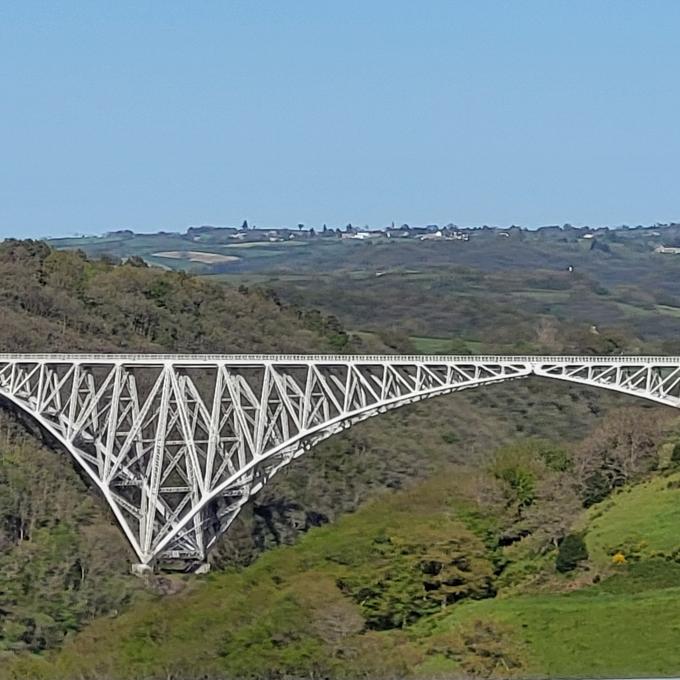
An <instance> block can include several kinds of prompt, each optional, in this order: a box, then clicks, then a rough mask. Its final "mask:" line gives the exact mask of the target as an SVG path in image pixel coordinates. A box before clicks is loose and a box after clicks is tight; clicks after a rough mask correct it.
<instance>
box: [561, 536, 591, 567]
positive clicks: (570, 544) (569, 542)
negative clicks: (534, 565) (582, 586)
mask: <svg viewBox="0 0 680 680" xmlns="http://www.w3.org/2000/svg"><path fill="white" fill-rule="evenodd" d="M587 559H588V548H587V547H586V542H585V541H584V540H583V536H582V535H581V534H567V535H566V536H565V537H564V539H563V540H562V542H561V543H560V545H559V548H558V550H557V559H556V560H555V569H557V571H559V572H560V573H562V574H564V573H566V572H568V571H573V570H574V569H576V567H578V565H579V563H580V562H583V561H584V560H587Z"/></svg>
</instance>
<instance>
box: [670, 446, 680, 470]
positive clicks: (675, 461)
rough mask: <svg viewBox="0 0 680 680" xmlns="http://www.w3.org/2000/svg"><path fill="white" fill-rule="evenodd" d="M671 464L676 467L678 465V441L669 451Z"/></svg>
mask: <svg viewBox="0 0 680 680" xmlns="http://www.w3.org/2000/svg"><path fill="white" fill-rule="evenodd" d="M671 464H672V465H673V467H678V466H679V465H680V442H678V443H677V444H676V445H675V446H674V447H673V451H672V452H671Z"/></svg>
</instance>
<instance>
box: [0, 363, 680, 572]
mask: <svg viewBox="0 0 680 680" xmlns="http://www.w3.org/2000/svg"><path fill="white" fill-rule="evenodd" d="M531 375H535V376H540V377H544V378H551V379H557V380H561V381H566V382H571V383H576V384H580V385H587V386H591V387H601V388H605V389H610V390H614V391H617V392H621V393H624V394H628V395H632V396H637V397H642V398H645V399H648V400H652V401H655V402H657V403H661V404H665V405H668V406H673V407H678V406H680V358H677V357H532V356H511V357H506V356H484V357H479V356H473V357H470V356H455V357H449V356H445V357H440V356H436V357H426V356H420V355H418V356H408V357H403V356H323V355H320V356H306V355H296V356H273V355H264V356H259V355H234V356H205V355H199V356H192V355H0V396H2V397H4V398H5V399H7V400H8V401H9V402H11V403H12V404H13V405H14V406H15V407H17V408H20V409H22V410H24V411H25V412H26V413H27V414H28V415H30V416H31V417H32V418H33V419H34V420H35V421H36V422H37V423H38V424H39V425H40V426H41V427H42V428H43V429H44V430H45V431H46V432H48V433H49V434H50V435H51V436H52V437H54V438H55V439H56V440H57V441H59V442H60V443H61V444H62V445H63V446H64V448H65V449H66V451H68V453H69V454H70V455H71V456H72V458H73V459H74V460H75V461H76V462H77V463H78V465H79V466H80V467H81V468H82V469H83V470H84V472H85V473H86V474H87V476H88V477H89V478H90V479H91V480H92V482H93V483H94V484H95V486H96V487H97V488H98V489H99V490H100V491H101V493H102V495H103V496H104V498H105V499H106V501H107V503H108V504H109V506H110V507H111V509H112V511H113V513H114V515H115V517H116V519H117V521H118V522H119V524H120V525H121V528H122V530H123V532H124V533H125V536H126V537H127V539H128V541H129V542H130V544H131V546H132V548H133V550H134V551H135V553H136V554H137V557H138V559H139V560H140V562H141V563H143V564H150V563H152V562H154V561H155V560H157V559H184V560H192V561H200V560H204V559H205V557H206V554H207V551H208V550H209V549H210V547H211V546H212V545H213V544H214V542H215V541H216V540H217V538H218V537H219V536H220V535H221V534H222V533H223V532H224V531H226V529H227V528H228V527H229V525H230V524H231V523H232V522H233V520H234V519H235V517H236V516H237V514H238V512H239V511H240V509H241V507H242V506H243V505H244V504H245V502H246V501H247V500H248V499H249V498H250V497H252V496H253V495H254V494H255V493H257V492H258V491H259V490H260V489H261V488H262V486H263V485H264V484H266V483H267V482H268V481H269V479H271V478H272V476H273V475H274V474H276V472H277V471H278V470H280V469H281V468H282V467H284V466H286V465H287V464H289V463H290V462H291V461H292V460H294V459H295V458H297V457H299V456H300V455H302V454H303V453H304V452H306V451H308V450H309V449H310V448H312V447H313V446H314V445H316V444H318V443H319V442H321V441H323V440H324V439H327V438H328V437H330V436H332V435H333V434H335V433H337V432H340V431H342V430H344V429H346V428H348V427H351V426H352V425H354V424H355V423H357V422H361V421H363V420H366V419H367V418H370V417H374V416H376V415H379V414H380V413H383V412H386V411H388V410H393V409H396V408H399V407H401V406H404V405H406V404H411V403H414V402H417V401H421V400H424V399H430V398H433V397H437V396H441V395H444V394H449V393H451V392H456V391H460V390H464V389H470V388H475V387H481V386H484V385H488V384H493V383H498V382H504V381H507V380H515V379H522V378H526V377H528V376H531Z"/></svg>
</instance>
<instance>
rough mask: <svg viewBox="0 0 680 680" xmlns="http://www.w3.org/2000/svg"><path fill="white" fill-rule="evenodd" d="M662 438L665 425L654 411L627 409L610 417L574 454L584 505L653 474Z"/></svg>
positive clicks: (620, 410)
mask: <svg viewBox="0 0 680 680" xmlns="http://www.w3.org/2000/svg"><path fill="white" fill-rule="evenodd" d="M662 436H663V421H662V420H661V418H660V416H659V414H658V413H657V412H655V411H653V410H652V409H649V408H640V407H634V408H625V409H619V410H617V411H614V412H612V413H610V414H608V415H607V417H606V418H605V419H604V420H603V421H602V422H601V424H600V425H599V426H598V427H597V428H596V429H595V430H593V432H592V433H591V434H590V435H589V436H588V437H587V438H586V439H585V440H584V441H583V442H582V443H581V445H580V446H579V447H577V449H576V451H575V452H574V471H575V474H576V478H577V481H578V483H579V486H580V493H581V497H582V499H583V502H584V505H585V506H586V507H588V506H589V505H592V504H593V503H596V502H598V501H600V500H602V498H604V497H605V496H606V495H607V494H609V493H610V492H611V491H612V490H613V489H616V488H618V487H621V486H623V485H624V484H627V483H629V482H633V481H636V480H638V479H641V478H642V477H643V476H644V475H645V474H647V473H649V472H651V471H652V470H654V469H655V468H656V467H657V465H658V463H659V453H658V448H659V445H660V443H661V440H662Z"/></svg>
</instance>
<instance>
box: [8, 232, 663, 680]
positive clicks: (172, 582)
mask: <svg viewBox="0 0 680 680" xmlns="http://www.w3.org/2000/svg"><path fill="white" fill-rule="evenodd" d="M450 294H451V295H455V291H452V292H451V293H450ZM0 312H1V313H2V318H3V324H2V325H0V351H9V352H15V351H21V352H25V351H102V352H105V351H118V350H125V351H143V352H162V351H168V352H184V351H187V352H254V351H257V352H348V353H351V352H356V351H382V352H388V351H394V350H395V349H399V347H398V346H397V347H394V343H392V344H390V343H389V342H387V341H389V333H387V334H386V335H385V336H384V337H382V336H381V335H380V334H378V333H376V334H375V335H368V336H357V335H353V334H351V333H348V332H347V331H346V330H345V329H344V328H343V327H342V325H341V324H340V322H338V320H337V319H335V318H334V317H331V316H327V315H325V314H323V313H321V312H320V311H319V310H318V309H315V308H313V307H311V308H310V307H306V306H305V305H304V300H303V299H296V302H295V305H294V306H291V305H282V304H281V303H280V302H279V299H278V296H277V294H276V293H275V292H271V291H267V290H261V289H257V288H251V289H250V290H249V289H247V288H245V287H243V286H240V287H236V286H230V285H223V284H221V283H219V282H208V281H205V280H202V279H198V278H194V277H191V276H189V275H186V274H184V273H174V272H167V271H162V270H159V269H154V268H149V267H147V266H146V265H145V264H144V263H143V262H142V261H141V260H138V259H135V258H131V259H130V260H129V261H127V262H126V263H124V264H117V263H114V262H112V261H106V260H103V261H102V260H96V261H93V260H88V259H87V258H86V257H85V256H84V255H82V254H81V253H78V252H57V251H53V250H51V249H50V248H48V247H47V246H45V245H44V244H42V243H39V242H31V241H25V242H20V241H8V242H5V243H3V244H2V245H0ZM417 313H418V309H417V307H415V308H412V309H410V311H409V314H411V315H412V316H413V315H417ZM503 318H504V319H505V321H503ZM503 318H501V317H498V323H499V324H500V325H503V324H505V325H506V328H509V326H510V325H511V323H512V315H510V316H507V317H503ZM523 318H524V322H525V323H527V324H532V323H533V324H535V326H536V329H537V330H539V331H540V329H541V324H542V323H543V320H542V318H541V316H540V315H538V314H537V315H536V316H534V317H532V316H531V315H528V316H526V317H523ZM387 330H388V331H389V329H387ZM633 404H634V402H633V401H632V400H630V399H628V398H626V397H622V396H621V397H619V396H613V395H606V394H605V395H603V394H600V393H597V392H594V391H592V390H583V389H577V388H565V387H564V386H562V385H559V384H555V383H551V382H547V383H543V382H540V381H538V380H532V381H526V382H524V381H522V382H516V383H513V384H511V385H497V386H493V387H489V388H486V389H485V390H480V391H471V392H469V393H461V394H457V395H451V396H449V397H445V398H440V399H436V400H432V401H431V402H427V403H421V404H418V405H413V406H410V407H407V408H403V409H399V410H398V411H395V412H393V413H390V414H386V415H384V416H381V417H380V418H377V419H374V420H371V421H368V422H366V423H363V424H361V425H359V426H356V427H355V428H352V429H351V430H350V431H349V432H348V433H347V434H343V435H342V436H338V437H335V438H332V439H331V440H329V441H328V442H326V443H324V444H323V445H321V446H319V447H317V448H316V449H315V450H313V451H312V452H310V454H308V455H307V456H305V457H303V458H302V459H301V460H300V461H298V462H297V463H296V464H295V465H294V466H291V467H290V468H289V469H288V470H287V471H286V472H285V473H282V474H281V475H280V476H279V477H278V478H276V479H275V480H274V481H273V482H272V483H271V484H270V485H269V486H267V487H266V488H265V490H264V491H263V492H261V493H260V494H259V495H258V496H257V497H256V498H255V499H253V501H252V502H251V503H250V504H249V505H248V506H247V507H246V509H245V511H244V512H243V513H242V515H241V517H240V518H239V520H238V521H237V523H236V524H235V525H234V526H233V527H232V529H231V530H230V531H229V533H228V534H227V535H226V536H225V537H224V538H223V540H222V542H221V543H220V544H219V545H218V546H217V549H216V550H215V551H214V553H213V555H212V561H213V575H211V576H210V577H208V578H207V579H198V578H196V577H191V578H189V579H187V578H185V577H181V576H178V575H163V574H161V575H158V576H157V577H154V578H151V579H149V580H148V581H142V580H139V579H137V578H135V577H132V576H130V575H129V573H128V570H129V561H130V559H131V557H132V556H131V554H130V553H129V552H128V549H127V546H126V545H125V542H124V540H123V538H122V534H120V532H119V531H118V530H117V528H116V527H115V526H114V524H113V522H112V519H111V517H110V516H109V514H108V512H107V511H106V509H105V507H104V505H103V504H102V503H101V502H100V500H99V499H98V498H97V496H96V494H94V492H93V491H92V490H91V489H89V488H88V486H87V484H86V482H85V481H83V479H82V478H81V477H80V475H79V474H78V472H77V470H74V469H73V467H72V466H71V464H70V461H69V460H68V459H67V458H66V456H65V455H64V454H63V452H60V451H58V450H55V449H52V448H51V447H50V443H49V442H45V443H43V442H41V439H40V433H39V432H38V431H37V430H36V429H35V428H34V427H32V426H31V424H30V423H25V422H23V421H20V420H19V419H17V417H16V414H13V413H11V412H9V411H5V412H4V414H3V416H2V420H1V421H0V659H2V661H3V664H2V668H3V669H4V673H5V674H9V675H8V677H26V674H27V673H28V670H27V669H28V668H31V669H34V670H35V672H36V673H37V674H38V675H39V676H40V677H54V675H52V674H53V673H56V672H57V669H58V672H59V673H60V674H61V677H63V678H70V677H83V678H84V677H89V676H88V673H90V671H92V677H101V678H110V677H121V678H128V677H130V678H133V677H134V678H138V677H139V678H141V677H145V678H147V677H151V678H156V677H158V678H161V677H163V678H165V677H177V678H193V677H203V675H204V674H205V673H211V674H217V675H215V677H220V675H219V674H222V673H228V674H229V675H230V676H231V677H234V676H242V675H243V676H254V677H281V676H282V675H285V674H286V673H289V674H293V675H296V674H304V675H310V674H312V675H316V676H319V675H324V674H327V673H336V672H337V673H344V674H349V675H356V674H370V673H371V672H373V671H374V670H375V668H376V666H375V665H371V664H375V663H378V662H380V663H383V664H384V663H386V662H387V661H388V660H394V664H395V665H394V666H389V665H385V666H382V667H381V668H383V670H384V671H385V673H386V674H388V671H389V672H391V670H394V672H397V671H398V672H399V673H402V672H403V673H406V672H408V673H420V674H424V675H428V674H432V673H435V671H436V668H435V667H434V666H432V664H435V665H436V664H437V663H439V662H441V661H442V658H443V659H444V660H445V661H446V659H449V657H450V656H451V654H453V652H452V653H451V654H449V653H448V652H445V651H442V647H441V645H442V644H444V643H440V642H436V644H435V641H433V642H432V645H433V646H430V647H428V646H427V645H428V644H430V643H429V642H427V641H426V640H425V638H427V637H428V636H429V635H430V633H427V634H425V633H421V632H419V631H420V630H421V629H420V628H418V626H424V625H425V623H426V622H427V621H430V617H433V616H438V614H437V612H439V610H440V609H445V610H446V613H447V614H448V613H450V611H452V609H451V608H454V609H455V608H456V607H457V606H458V604H460V603H462V602H463V601H468V600H470V599H478V598H483V599H484V601H485V602H486V601H490V602H491V601H495V598H494V597H493V596H494V595H495V594H497V593H505V592H506V591H508V592H510V591H511V590H512V589H513V588H520V587H525V586H526V585H527V583H528V581H527V579H528V580H529V581H531V582H532V583H533V582H534V581H537V582H538V583H539V585H540V584H541V583H544V584H545V588H548V589H550V588H553V587H555V588H557V589H560V588H562V581H560V580H559V579H560V578H562V577H560V576H559V575H558V576H555V568H554V561H555V551H556V549H557V548H556V546H557V545H558V544H560V543H561V542H562V539H563V538H564V537H565V536H566V535H567V534H568V533H569V531H570V522H569V521H567V520H571V519H572V518H575V517H577V516H578V514H579V512H580V511H581V509H582V508H583V507H584V506H587V505H592V504H593V503H595V502H597V501H600V500H602V499H603V498H605V497H607V496H608V494H610V493H611V492H612V491H614V490H616V489H619V488H621V487H622V486H625V485H626V484H630V483H633V482H636V481H638V480H641V479H645V478H646V477H647V476H649V475H652V474H654V471H655V470H657V469H658V468H659V466H662V467H663V466H666V467H668V466H669V465H670V460H671V455H670V453H668V452H666V453H664V454H663V456H662V455H661V454H660V453H659V451H660V450H661V449H660V446H661V444H662V443H663V442H672V441H673V436H674V435H673V427H674V425H673V424H672V423H670V422H669V421H668V420H667V419H665V417H666V416H665V414H666V413H667V412H666V411H665V410H664V409H657V408H652V409H650V408H644V409H642V410H636V411H633V412H631V411H626V410H624V412H623V413H624V416H625V417H624V416H622V417H621V418H618V419H617V418H615V417H612V418H613V419H610V420H604V421H603V418H606V416H607V414H608V413H609V412H611V411H612V406H616V410H618V409H620V408H624V409H625V408H628V407H630V406H632V405H633ZM638 408H639V405H638ZM625 414H627V415H625ZM603 422H604V425H603V424H602V423H603ZM640 422H644V423H646V425H645V429H643V430H642V431H641V433H640V434H639V435H638V434H637V433H636V432H635V430H636V427H637V424H638V423H640ZM598 423H599V424H600V426H599V427H597V428H596V429H595V430H593V428H595V427H596V426H597V425H598ZM589 432H592V434H591V435H590V436H588V433H589ZM633 435H635V437H633ZM536 438H541V439H542V440H543V441H538V442H537V441H536ZM545 440H550V441H551V442H552V443H545ZM513 442H515V444H516V445H515V446H514V447H512V446H511V447H510V448H507V445H508V444H510V443H513ZM626 442H629V443H630V446H632V445H633V444H634V446H635V452H636V455H635V457H634V461H633V462H631V461H629V460H628V459H627V458H626V457H625V456H624V455H623V453H624V452H625V451H630V446H629V447H628V448H626ZM504 445H505V448H503V447H504ZM583 447H591V448H590V449H588V450H589V451H591V452H592V451H595V452H596V454H597V455H596V456H595V461H596V464H595V467H592V466H589V465H587V464H586V461H587V456H584V455H583V454H582V451H584V450H586V449H584V448H583ZM664 450H665V449H664ZM612 451H613V452H614V454H616V455H613V456H610V453H611V452H612ZM597 461H600V462H599V463H597ZM598 465H599V467H598ZM432 477H434V479H435V480H438V481H423V480H426V479H428V478H432ZM421 483H422V484H424V486H418V485H419V484H421ZM395 492H396V493H395ZM367 503H369V504H370V503H373V504H372V505H366V504H367ZM357 510H358V512H356V514H354V515H352V516H348V517H346V518H345V519H342V516H343V515H347V514H348V513H351V512H353V511H357ZM338 521H340V523H338ZM328 523H330V524H329V526H328V527H324V528H317V527H321V525H325V524H328ZM312 528H314V532H313V533H312V534H310V536H309V537H307V538H306V539H305V540H304V541H303V542H302V543H300V545H299V546H296V547H292V548H280V549H279V550H274V551H271V552H270V553H269V554H268V555H267V556H266V557H264V558H260V559H259V560H257V561H256V562H255V564H252V565H251V566H248V567H247V568H245V569H244V568H243V567H244V565H249V564H251V563H252V562H253V560H254V559H255V558H256V557H257V556H258V555H260V554H261V553H262V552H263V551H266V550H268V549H270V548H276V547H280V546H284V545H285V544H293V543H296V542H297V541H298V539H299V537H300V535H301V534H303V533H305V532H307V531H308V530H309V529H312ZM438 565H439V566H438ZM546 565H547V566H546ZM579 568H580V567H579ZM442 570H443V571H442ZM601 571H602V570H601ZM597 573H598V574H599V573H600V572H597ZM263 574H264V575H265V576H266V577H265V578H264V580H263ZM533 574H536V578H534V576H532V575H533ZM578 574H581V572H578V570H577V576H576V577H572V578H575V581H576V582H577V583H578V584H582V583H583V584H585V583H587V582H588V583H589V582H591V581H592V579H591V580H590V581H588V579H585V580H583V579H581V576H579V575H578ZM591 575H592V576H594V575H595V572H593V574H591ZM602 575H603V576H605V575H606V570H604V571H602ZM529 577H531V578H529ZM556 578H557V581H556V580H555V579H556ZM565 578H567V577H565ZM588 578H590V577H588ZM579 579H581V580H579ZM310 584H314V587H311V586H310ZM542 587H543V586H542ZM385 589H386V590H385ZM236 593H238V597H237V595H236ZM235 598H236V599H235ZM239 598H240V599H239ZM307 611H311V612H312V613H313V616H312V617H311V618H309V617H306V616H305V615H304V614H300V612H307ZM125 612H127V613H125ZM93 620H95V621H96V622H95V623H94V624H92V625H93V627H92V628H89V627H87V630H86V632H83V633H81V634H80V635H76V633H77V631H79V630H82V629H83V627H86V626H88V624H89V623H90V622H92V621H93ZM297 621H299V624H298V623H295V625H293V622H297ZM432 621H434V619H432ZM298 625H299V626H300V627H299V628H298V627H297V626H298ZM428 625H429V624H428ZM433 625H434V624H433ZM308 626H311V628H309V627H308ZM208 630H209V631H211V632H210V635H208ZM495 630H496V628H495V627H493V626H492V633H490V634H489V635H490V638H489V636H488V635H487V634H486V633H484V632H483V634H482V637H483V639H484V640H486V639H487V638H489V640H490V642H489V644H492V645H495V644H496V642H495V640H496V637H495V636H496V633H495V632H493V631H495ZM74 635H75V637H74ZM503 635H504V634H503ZM421 636H423V641H422V644H421V641H419V640H420V637H421ZM484 636H486V637H484ZM473 637H474V636H473ZM119 640H120V641H122V642H121V646H120V647H117V644H118V641H119ZM257 641H259V642H257ZM265 643H266V644H267V645H269V646H268V647H267V648H263V647H261V645H262V644H265ZM447 644H448V643H447ZM455 644H457V645H460V644H463V643H462V642H460V640H458V642H456V643H455ZM485 644H486V643H485ZM63 645H66V647H65V651H64V653H63V655H62V656H58V657H53V656H52V655H53V654H55V653H56V651H55V650H58V649H59V648H61V647H62V646H63ZM437 645H439V646H437ZM451 645H452V649H453V648H456V647H455V645H454V643H453V642H451ZM465 645H468V643H467V642H466V643H465ZM475 645H476V643H475V642H474V640H473V641H472V642H470V643H469V645H468V646H470V649H471V651H470V650H468V651H467V652H465V654H466V655H467V656H468V657H469V658H468V660H467V661H465V662H462V661H460V659H458V656H455V654H454V655H453V656H455V658H453V657H451V658H453V662H454V663H463V664H464V665H463V666H462V668H464V669H465V670H466V671H467V670H469V669H468V666H466V665H465V664H468V665H469V668H470V669H473V666H474V664H475V663H477V661H475V659H476V658H477V656H480V655H481V656H485V655H487V652H486V651H484V650H485V649H486V648H484V647H482V648H480V649H481V651H479V652H477V651H475V649H476V647H475ZM397 647H398V648H399V649H400V650H403V652H402V651H400V652H399V653H397V652H396V649H397ZM466 649H467V648H466ZM247 650H250V651H247ZM428 650H429V651H428ZM447 654H448V656H447ZM36 655H39V656H36ZM93 655H94V656H99V655H101V659H102V664H103V665H100V666H98V665H97V664H95V663H94V662H93ZM404 655H405V656H404ZM55 658H56V659H58V660H57V661H54V663H56V664H57V665H56V666H53V665H52V664H53V659H55ZM166 658H170V659H172V664H170V665H164V663H165V662H164V661H163V659H166ZM466 658H467V657H466ZM527 658H528V657H527ZM41 659H42V660H44V659H47V662H46V663H47V665H44V664H43V662H42V661H41ZM183 659H185V661H182V660H183ZM202 659H203V661H202ZM206 659H207V661H206ZM324 660H325V661H324ZM450 660H451V659H449V661H450ZM180 661H182V663H180ZM168 663H169V662H168ZM513 663H514V662H512V660H511V659H507V660H505V661H503V662H502V663H501V662H499V663H497V664H495V665H493V667H492V668H491V669H489V668H486V667H485V669H482V670H481V671H480V672H479V674H480V675H484V674H486V675H494V674H501V675H504V674H506V672H505V670H503V669H504V668H505V666H504V664H506V665H508V669H506V670H507V671H508V672H510V671H512V670H513V668H514V666H513ZM527 663H528V662H527V661H526V660H520V661H518V664H519V665H518V666H517V668H529V666H527V665H526V664H527ZM16 664H18V665H16ZM26 664H28V665H26ZM34 664H36V665H34ZM245 664H249V665H248V666H246V665H245ZM324 664H325V665H324ZM470 664H472V665H470ZM499 664H500V665H499ZM446 668H449V670H450V667H449V666H446ZM13 669H15V670H16V669H19V670H17V671H16V672H17V673H18V675H16V676H12V673H13V672H14V670H13ZM470 672H472V670H471V671H470ZM475 672H476V671H475ZM2 673H3V670H0V677H2ZM177 673H180V675H177Z"/></svg>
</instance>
